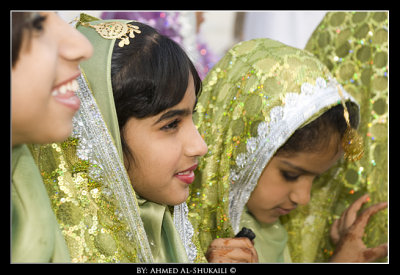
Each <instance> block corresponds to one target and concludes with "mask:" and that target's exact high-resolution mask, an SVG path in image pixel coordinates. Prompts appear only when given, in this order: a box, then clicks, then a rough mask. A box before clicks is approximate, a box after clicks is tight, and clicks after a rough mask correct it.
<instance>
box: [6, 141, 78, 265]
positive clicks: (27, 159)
mask: <svg viewBox="0 0 400 275" xmlns="http://www.w3.org/2000/svg"><path fill="white" fill-rule="evenodd" d="M11 203H12V208H11V211H12V243H11V249H12V250H11V261H12V262H14V263H16V262H31V263H46V262H70V257H69V253H68V249H67V246H66V244H65V241H64V238H63V236H62V234H61V232H60V230H59V225H58V223H57V221H56V219H55V216H54V213H53V211H52V209H51V207H50V200H49V198H48V195H47V192H46V189H45V187H44V185H43V181H42V178H41V176H40V173H39V171H38V168H37V166H36V164H35V162H34V160H33V158H32V155H31V153H30V152H29V149H28V148H27V146H26V145H19V146H16V147H14V148H12V187H11Z"/></svg>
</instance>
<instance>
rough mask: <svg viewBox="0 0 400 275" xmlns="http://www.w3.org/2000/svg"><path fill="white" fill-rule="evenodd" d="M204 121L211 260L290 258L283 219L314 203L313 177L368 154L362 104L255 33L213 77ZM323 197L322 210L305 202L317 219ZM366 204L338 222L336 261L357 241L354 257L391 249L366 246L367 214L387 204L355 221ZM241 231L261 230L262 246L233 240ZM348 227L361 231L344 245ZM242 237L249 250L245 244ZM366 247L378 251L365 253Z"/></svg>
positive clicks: (199, 221) (196, 207)
mask: <svg viewBox="0 0 400 275" xmlns="http://www.w3.org/2000/svg"><path fill="white" fill-rule="evenodd" d="M341 103H342V104H341ZM345 103H346V104H345ZM344 104H345V105H344ZM344 106H345V107H344ZM344 113H345V116H344V115H343V114H344ZM346 117H347V119H346ZM196 119H197V120H196V123H197V125H198V126H199V132H200V133H201V134H202V135H203V136H204V138H205V141H206V142H207V143H208V144H209V152H208V154H207V155H206V157H205V158H204V159H202V161H201V163H200V165H199V168H200V169H199V172H198V175H197V177H196V181H195V183H194V186H193V187H194V188H193V189H192V190H191V197H190V203H189V206H190V211H191V217H192V219H191V221H192V223H193V224H194V226H195V228H196V231H197V233H198V234H199V235H200V242H201V243H202V248H203V251H204V252H205V253H207V255H206V256H207V258H208V260H212V261H221V262H227V261H233V262H241V261H245V262H256V261H257V260H259V261H260V262H290V261H291V259H290V254H289V250H288V249H287V247H286V243H287V239H288V236H287V232H286V230H285V228H284V227H283V226H282V224H281V223H280V220H279V218H280V217H281V216H283V215H287V214H289V213H290V212H291V211H293V210H294V209H295V208H297V207H299V206H302V205H307V204H308V202H309V201H310V191H311V187H312V182H313V180H314V179H315V178H316V177H319V176H320V175H322V174H324V173H326V171H327V170H328V169H329V168H330V167H331V166H333V164H334V163H336V162H337V161H338V160H339V159H340V158H341V156H342V154H343V151H344V153H345V156H346V157H347V158H350V159H358V158H359V157H361V155H362V149H363V147H362V144H361V143H360V142H359V137H358V136H357V135H356V134H355V133H354V130H351V129H353V128H355V127H356V126H357V124H358V105H357V103H356V102H355V100H354V99H353V98H352V97H351V96H350V95H349V94H348V93H346V92H345V91H344V89H343V87H341V86H340V85H339V84H338V83H337V82H336V80H334V79H333V78H332V77H331V75H330V73H329V71H328V70H327V68H326V67H325V66H323V65H322V63H321V62H319V61H318V60H317V59H316V58H315V57H313V56H312V55H310V54H308V53H307V52H305V51H301V50H298V49H295V48H292V47H289V46H286V45H284V44H282V43H279V42H277V41H273V40H269V39H255V40H250V41H246V42H242V43H239V44H238V45H236V46H234V47H233V48H232V49H231V50H230V51H229V52H228V53H227V55H226V56H225V57H224V58H223V59H222V60H221V61H220V62H219V63H218V64H217V65H216V66H215V67H214V68H213V70H212V71H211V73H210V74H209V75H208V76H207V78H206V79H205V82H204V88H203V93H202V95H201V97H200V99H199V103H198V116H197V117H196ZM321 133H323V134H321ZM349 145H350V146H349ZM320 187H321V185H320ZM332 188H334V186H332V184H331V183H328V184H326V185H325V186H323V187H322V188H321V189H323V191H324V192H325V193H326V194H329V192H330V191H331V190H332ZM313 199H318V198H313ZM324 201H326V196H324V197H323V199H321V200H318V202H319V204H318V206H319V208H316V209H314V208H313V209H308V208H306V210H308V211H313V213H314V216H313V217H314V220H315V222H317V220H318V217H319V213H320V212H323V211H326V209H327V205H326V204H323V203H321V202H324ZM365 202H366V197H363V198H361V199H360V200H359V201H357V202H356V203H355V205H354V206H353V207H351V208H350V209H349V210H348V212H347V214H348V215H347V216H346V218H345V219H343V222H341V223H340V224H341V226H340V230H339V231H340V234H338V236H339V238H340V239H341V240H340V243H341V246H340V248H341V249H338V251H337V254H336V255H335V259H337V260H343V259H346V257H344V255H346V256H347V255H348V254H347V252H348V251H350V250H349V249H348V247H347V245H348V244H349V243H351V245H353V249H352V250H351V252H352V256H354V257H353V258H351V257H348V258H347V260H350V261H353V260H354V261H355V260H372V259H375V258H379V257H381V256H382V255H384V254H385V252H386V247H385V246H382V247H379V248H377V249H376V250H373V249H371V250H368V249H366V248H365V249H364V248H363V247H362V245H361V244H362V241H361V236H362V233H363V232H362V231H363V228H364V226H365V224H366V222H367V219H368V218H369V216H370V215H372V214H373V213H374V212H376V211H378V210H380V209H382V208H384V207H385V206H386V204H385V203H383V204H380V205H376V206H373V207H372V208H371V209H370V210H369V211H367V212H365V214H363V215H362V216H360V218H359V219H358V220H357V221H356V222H354V220H355V216H356V212H357V210H358V209H359V208H360V207H361V205H362V204H363V203H365ZM313 205H314V204H313ZM299 208H300V207H299ZM314 220H310V221H308V220H306V221H302V222H303V223H308V222H311V223H312V222H314ZM353 223H354V227H352V228H350V226H351V225H353ZM356 224H357V225H356ZM242 227H247V228H250V229H252V230H253V231H254V233H255V235H256V237H255V239H254V247H255V249H256V252H255V251H254V247H253V243H252V242H250V240H243V239H242V238H238V239H232V238H231V237H232V236H233V235H234V234H236V233H237V232H238V231H239V230H240V228H242ZM347 231H349V232H350V233H351V234H353V236H354V234H355V235H356V236H357V238H355V239H354V238H353V242H345V241H348V239H346V238H347V237H346V234H345V233H347ZM215 238H217V240H214V241H213V239H215ZM218 238H221V239H218ZM354 240H356V241H357V242H354ZM240 242H246V243H247V247H246V248H237V246H238V243H240ZM355 243H356V245H354V244H355ZM360 243H361V244H360ZM210 244H211V245H210ZM209 245H210V247H209ZM365 251H367V253H365V254H368V253H369V255H374V256H373V257H371V258H368V259H367V258H366V257H364V256H363V255H364V252H365Z"/></svg>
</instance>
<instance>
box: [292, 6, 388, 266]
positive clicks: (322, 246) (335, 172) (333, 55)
mask: <svg viewBox="0 0 400 275" xmlns="http://www.w3.org/2000/svg"><path fill="white" fill-rule="evenodd" d="M388 32H389V29H388V12H330V13H327V14H326V16H325V17H324V19H323V20H322V21H321V23H320V24H319V25H318V27H317V28H316V29H315V31H314V33H313V34H312V36H311V38H310V39H309V41H308V43H307V46H306V50H308V51H310V52H311V53H313V54H315V56H316V57H318V58H319V59H320V60H321V61H322V62H323V63H324V64H325V65H326V66H327V67H328V68H329V69H330V70H331V72H332V74H333V75H334V77H336V78H337V80H338V81H339V82H340V83H341V84H342V85H343V86H344V87H345V89H346V90H347V91H349V92H350V93H351V94H352V96H354V98H356V99H357V101H358V102H359V103H360V117H361V121H360V125H359V133H360V134H361V135H362V136H363V138H364V143H365V153H364V157H363V158H362V159H361V160H360V161H358V162H354V163H345V162H343V163H339V164H338V165H337V166H336V168H334V169H331V173H327V174H326V175H324V177H323V178H321V179H320V180H319V181H318V182H316V183H315V188H314V189H315V190H313V191H312V192H313V194H317V193H318V196H317V197H313V199H312V201H311V203H310V206H309V207H310V208H320V206H321V205H327V208H326V211H324V212H322V213H320V215H319V216H313V215H311V211H306V210H304V211H302V212H301V213H300V212H297V213H292V214H290V215H289V217H288V220H287V223H286V224H285V225H286V227H287V228H288V231H289V235H290V236H292V237H290V238H289V247H290V250H291V252H292V259H293V260H294V261H296V262H313V261H317V262H320V261H327V260H328V259H329V258H330V256H331V254H332V253H333V251H334V248H335V247H334V246H333V245H332V243H331V242H330V239H329V229H330V226H331V224H332V222H333V220H334V219H336V218H338V217H340V215H341V213H342V212H343V211H344V210H345V209H346V208H347V207H348V206H349V205H350V204H351V203H352V202H353V201H354V200H355V199H356V198H358V197H360V196H361V195H363V194H365V193H368V194H369V195H370V199H371V200H370V202H369V203H368V204H367V205H366V206H365V207H368V206H369V205H371V204H374V203H378V202H382V201H387V200H388V177H387V176H388V120H389V116H388V77H389V75H388V73H389V66H388V65H389V63H388V47H389V41H388ZM321 182H329V183H328V186H329V189H327V190H326V191H323V188H321V187H320V186H319V185H320V184H321ZM324 200H325V201H326V202H325V203H324V202H323V201H324ZM328 205H330V206H328ZM365 207H364V208H365ZM323 219H325V220H327V221H328V222H327V223H324V222H322V221H323ZM304 220H305V221H306V223H304V222H303V221H304ZM309 240H312V242H311V241H309ZM363 240H364V242H365V244H366V245H367V247H375V246H377V245H380V244H382V243H385V242H387V241H388V212H387V210H384V211H380V212H378V213H377V214H375V215H374V216H372V217H371V219H370V220H369V223H368V224H367V226H366V229H365V236H364V238H363ZM311 243H312V245H311ZM380 261H383V262H385V261H387V258H385V259H381V260H380Z"/></svg>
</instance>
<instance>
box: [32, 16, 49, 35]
mask: <svg viewBox="0 0 400 275" xmlns="http://www.w3.org/2000/svg"><path fill="white" fill-rule="evenodd" d="M45 20H46V16H43V15H40V14H37V15H35V17H34V18H33V20H32V27H33V28H34V29H35V30H37V31H42V30H43V22H44V21H45Z"/></svg>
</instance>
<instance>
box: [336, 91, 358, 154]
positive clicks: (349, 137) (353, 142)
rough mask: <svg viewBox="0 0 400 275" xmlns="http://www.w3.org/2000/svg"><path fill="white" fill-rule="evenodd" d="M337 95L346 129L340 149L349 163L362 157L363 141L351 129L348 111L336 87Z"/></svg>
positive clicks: (355, 131)
mask: <svg viewBox="0 0 400 275" xmlns="http://www.w3.org/2000/svg"><path fill="white" fill-rule="evenodd" d="M338 91H339V95H340V97H341V99H342V100H341V102H342V105H343V109H344V114H343V115H344V119H345V120H346V124H347V129H346V131H345V132H344V135H343V137H342V147H343V150H344V157H345V158H346V159H347V160H349V161H357V160H360V159H361V158H362V157H363V155H364V140H363V138H362V137H361V136H360V135H359V134H358V132H357V130H355V129H353V128H352V127H351V125H350V119H349V111H348V110H347V107H346V104H345V101H344V97H343V93H342V90H341V88H340V87H339V86H338Z"/></svg>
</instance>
